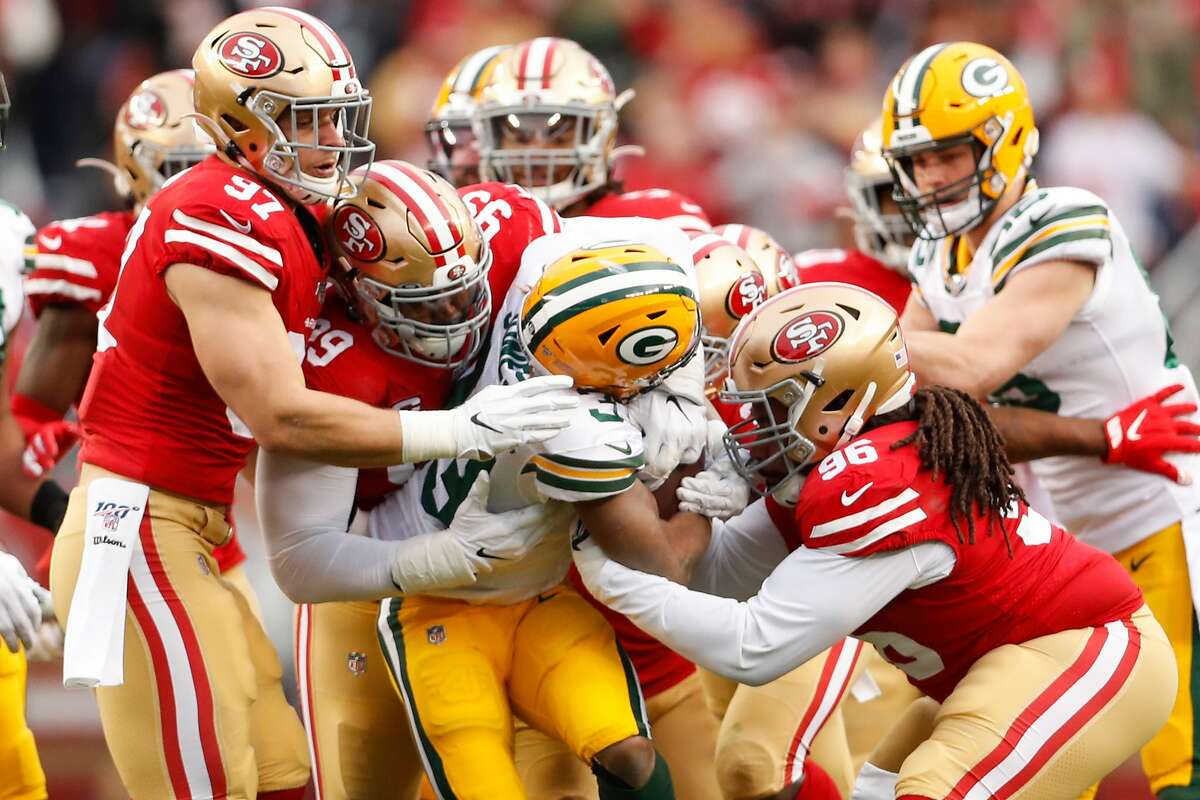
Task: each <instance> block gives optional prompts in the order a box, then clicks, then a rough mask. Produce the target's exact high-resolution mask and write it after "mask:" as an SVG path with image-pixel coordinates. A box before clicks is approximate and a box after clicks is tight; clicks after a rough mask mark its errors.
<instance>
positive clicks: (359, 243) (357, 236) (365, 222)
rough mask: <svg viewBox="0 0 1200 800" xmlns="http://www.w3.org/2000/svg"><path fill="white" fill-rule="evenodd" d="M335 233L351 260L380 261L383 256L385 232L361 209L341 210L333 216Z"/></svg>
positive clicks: (344, 208)
mask: <svg viewBox="0 0 1200 800" xmlns="http://www.w3.org/2000/svg"><path fill="white" fill-rule="evenodd" d="M333 231H334V235H335V236H336V237H337V240H338V244H340V245H341V246H342V250H343V251H344V252H345V253H346V255H348V256H349V257H350V258H353V259H354V260H356V261H378V260H379V259H380V258H381V257H382V256H383V231H381V230H379V226H378V225H377V224H375V220H373V219H371V215H370V214H368V213H367V212H365V211H363V210H362V209H361V208H357V207H355V206H352V205H344V206H342V207H341V208H339V209H338V210H337V213H336V214H334V215H333Z"/></svg>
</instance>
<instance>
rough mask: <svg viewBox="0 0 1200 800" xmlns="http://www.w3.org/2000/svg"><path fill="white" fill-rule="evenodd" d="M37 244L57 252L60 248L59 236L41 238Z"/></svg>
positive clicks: (60, 239)
mask: <svg viewBox="0 0 1200 800" xmlns="http://www.w3.org/2000/svg"><path fill="white" fill-rule="evenodd" d="M38 243H39V244H41V245H44V246H45V247H46V249H47V250H57V249H58V248H60V247H62V237H61V236H42V237H41V238H40V239H38Z"/></svg>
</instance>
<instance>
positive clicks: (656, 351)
mask: <svg viewBox="0 0 1200 800" xmlns="http://www.w3.org/2000/svg"><path fill="white" fill-rule="evenodd" d="M678 343H679V334H678V333H676V332H675V330H674V329H673V328H667V327H662V326H659V327H654V328H642V329H641V330H638V331H634V332H633V333H631V334H629V335H628V336H626V337H625V338H624V339H622V340H621V341H620V343H618V344H617V358H619V359H621V360H622V361H624V362H625V363H626V364H636V365H638V366H642V367H644V366H646V365H647V364H653V363H655V362H656V361H662V360H663V359H664V358H666V357H667V355H668V354H669V353H670V352H671V351H672V350H674V349H675V345H676V344H678Z"/></svg>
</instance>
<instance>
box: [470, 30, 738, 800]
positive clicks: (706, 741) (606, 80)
mask: <svg viewBox="0 0 1200 800" xmlns="http://www.w3.org/2000/svg"><path fill="white" fill-rule="evenodd" d="M632 97H633V92H632V90H626V91H625V92H622V93H620V94H618V93H617V92H616V89H615V86H614V85H613V82H612V78H611V77H610V76H609V73H608V70H607V69H606V68H605V67H604V65H603V64H602V63H601V62H600V61H599V60H597V59H596V58H595V56H593V55H592V54H591V53H589V52H587V51H586V50H585V49H583V48H582V47H580V46H579V45H578V44H577V43H576V42H573V41H570V40H567V39H560V38H553V37H540V38H537V39H532V40H529V41H526V42H522V43H520V44H516V45H513V46H512V47H511V48H510V49H509V50H508V51H507V52H505V53H503V54H501V56H500V57H499V58H498V60H497V62H496V63H495V65H494V66H493V67H492V68H491V72H490V75H489V76H488V80H487V82H486V83H485V84H484V85H483V86H482V87H481V88H480V90H479V92H478V97H477V111H476V114H475V134H476V137H477V142H478V146H479V151H480V159H481V160H480V171H481V173H482V176H483V177H484V179H486V180H499V181H505V182H511V183H516V184H519V185H521V186H524V187H525V188H526V189H528V190H529V191H530V192H532V193H533V194H534V195H536V196H537V197H539V198H541V199H542V200H545V201H546V202H547V203H549V204H550V205H551V206H553V207H554V208H555V209H557V210H558V211H559V212H560V213H561V214H562V215H563V216H564V217H567V218H570V217H576V216H582V215H586V216H594V217H646V218H649V219H659V220H664V221H667V222H670V223H672V224H674V225H676V226H677V227H679V228H681V229H683V230H685V231H689V232H691V231H705V230H708V229H709V228H710V224H709V221H708V218H707V216H705V214H704V210H703V209H702V208H701V207H700V206H699V205H697V204H696V203H695V202H693V201H692V200H691V199H689V198H687V197H685V196H684V195H682V194H680V193H678V192H675V191H672V190H669V189H662V188H654V189H644V190H639V191H633V192H626V191H624V190H623V188H622V187H621V185H620V183H619V182H617V181H615V180H614V179H613V174H612V172H613V165H614V163H615V161H616V160H617V159H619V158H620V157H621V156H622V155H624V154H628V153H629V152H630V150H631V149H630V148H621V147H618V146H617V144H616V140H617V133H618V128H619V120H618V113H619V111H620V109H621V107H622V106H623V105H624V104H625V103H627V102H628V101H629V100H630V99H631V98H632ZM569 224H570V222H569V220H568V225H569ZM700 368H701V365H700V363H699V362H697V363H696V364H695V365H692V366H689V369H691V370H693V372H694V376H695V379H696V387H695V391H694V392H689V393H687V395H686V396H684V397H680V396H678V395H677V396H676V399H675V401H674V402H672V403H671V404H669V405H668V404H667V403H665V402H664V398H665V395H663V394H662V393H657V392H651V393H648V394H646V395H643V396H642V397H639V398H636V399H635V400H634V401H633V403H632V404H631V405H630V408H631V410H632V412H633V414H634V416H635V417H636V418H637V420H638V422H639V424H640V425H641V426H642V428H643V430H644V431H645V432H646V440H645V452H646V461H647V465H646V467H645V469H644V471H643V474H644V475H649V476H653V477H654V478H655V479H656V480H657V481H662V480H665V479H666V478H667V476H668V475H669V474H670V473H671V472H672V471H673V470H674V469H675V467H676V466H677V465H678V464H680V463H690V462H693V461H696V460H697V459H698V458H699V456H700V453H701V451H702V449H703V447H704V443H705V438H706V435H705V431H706V422H705V413H704V411H705V407H704V405H703V386H702V382H701V378H700V375H699V372H700ZM681 412H682V413H681ZM585 595H586V593H585ZM597 605H598V604H597ZM609 618H610V620H615V615H609ZM615 624H616V625H617V634H618V639H619V641H620V642H621V644H622V646H623V647H624V648H626V650H627V652H628V653H629V656H630V658H631V660H632V661H633V663H634V665H635V667H636V669H637V674H638V679H639V681H640V682H641V686H642V692H643V694H644V695H645V697H646V701H647V708H648V710H649V713H650V718H651V721H652V723H653V724H654V728H655V731H656V733H655V742H656V743H657V745H658V746H659V748H660V752H662V753H663V754H664V757H665V758H666V759H667V761H668V762H669V763H671V764H672V765H673V770H672V771H673V774H674V776H675V781H676V784H677V787H678V789H679V792H680V794H681V795H682V796H686V797H689V798H696V800H707V798H716V797H717V793H716V786H715V781H714V776H713V773H712V757H711V756H712V744H713V742H714V741H715V736H716V731H715V729H714V728H713V727H712V726H711V724H710V722H709V720H707V719H706V718H705V710H704V701H703V695H702V691H701V687H700V685H699V678H698V676H697V674H696V670H695V667H694V666H693V665H692V664H690V663H689V662H687V661H686V660H685V659H682V658H680V657H679V656H677V655H675V654H673V653H671V652H670V651H669V650H667V649H666V648H664V647H663V646H662V645H660V644H658V643H657V642H655V641H654V640H653V639H652V638H650V637H648V636H646V635H645V634H644V633H642V632H641V631H639V630H637V629H636V628H635V627H634V626H632V625H629V624H628V623H620V622H615ZM668 715H670V716H671V719H669V720H668V719H667V716H668ZM675 731H678V733H675ZM517 750H518V763H519V764H520V765H521V768H522V774H523V777H524V778H525V782H526V785H527V786H528V787H529V791H530V794H531V796H532V797H533V798H534V800H543V798H545V799H546V800H551V799H554V800H556V799H557V798H558V797H561V796H572V795H577V794H583V795H584V796H586V795H587V793H588V791H589V784H590V783H591V780H590V776H588V775H587V774H586V772H585V771H583V770H581V769H579V767H578V762H577V760H576V759H575V758H574V757H573V755H572V754H570V753H567V752H565V751H563V750H562V748H561V745H559V744H558V743H556V742H553V741H551V740H549V739H545V738H542V737H538V736H537V735H536V733H531V732H529V731H526V730H523V729H522V730H519V731H518V736H517Z"/></svg>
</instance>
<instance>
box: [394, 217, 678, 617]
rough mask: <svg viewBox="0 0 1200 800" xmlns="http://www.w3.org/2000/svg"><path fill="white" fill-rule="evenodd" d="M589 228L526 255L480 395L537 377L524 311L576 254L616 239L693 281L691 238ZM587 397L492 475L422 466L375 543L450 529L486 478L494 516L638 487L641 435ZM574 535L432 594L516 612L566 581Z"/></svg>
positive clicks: (607, 223) (478, 467)
mask: <svg viewBox="0 0 1200 800" xmlns="http://www.w3.org/2000/svg"><path fill="white" fill-rule="evenodd" d="M580 222H581V221H580V220H578V219H576V220H572V221H571V225H569V226H568V229H567V231H565V232H563V233H556V234H549V235H546V236H543V237H541V238H539V239H537V240H536V241H535V242H533V243H532V244H531V245H530V246H529V247H528V248H527V249H526V250H525V253H524V255H523V257H522V259H521V269H520V271H519V272H518V273H517V277H516V279H515V280H514V281H513V284H512V286H511V287H510V288H509V290H508V294H507V295H506V296H505V298H504V304H503V306H502V307H501V309H500V313H499V315H498V316H497V318H496V323H495V326H494V328H493V330H492V334H491V339H490V341H489V344H488V350H487V356H486V358H485V360H484V362H483V367H482V370H481V372H480V374H479V378H478V383H477V384H476V387H475V391H476V392H478V391H479V390H480V389H482V388H484V387H486V386H491V385H494V384H505V385H507V384H512V383H516V382H518V381H521V380H524V379H525V378H528V377H530V375H531V374H532V365H531V363H530V360H529V355H528V353H527V352H526V350H525V348H524V347H523V345H522V344H521V341H520V338H519V335H518V325H519V324H520V319H521V307H522V305H523V304H524V302H525V297H526V296H527V295H528V293H529V290H530V289H531V288H532V287H533V285H534V284H535V283H536V282H537V280H538V278H539V277H541V275H542V272H543V271H544V270H545V268H546V267H547V266H548V265H550V264H552V263H553V262H554V261H555V260H557V259H558V258H559V257H560V256H562V255H564V254H566V253H568V252H570V251H571V250H574V249H577V248H579V247H586V246H591V245H594V244H597V243H600V242H605V241H614V240H621V241H638V242H645V243H647V244H652V245H654V246H656V247H658V248H659V249H660V250H662V251H663V252H664V253H666V254H667V255H668V257H669V258H671V260H672V261H673V262H675V263H676V264H679V265H681V266H683V267H684V269H685V270H686V271H687V273H688V275H689V277H691V276H692V270H691V263H692V262H691V255H690V250H689V249H688V248H689V245H688V240H687V237H686V236H685V235H684V234H682V233H680V232H679V231H678V230H677V229H675V228H673V227H671V226H670V225H668V224H666V223H663V222H659V221H657V220H644V219H635V218H626V219H603V220H601V219H595V220H588V221H587V222H586V223H584V224H582V225H580V224H579V223H580ZM692 280H693V282H694V277H693V278H692ZM694 288H695V287H693V289H694ZM581 394H582V403H581V405H580V407H579V408H578V409H577V410H576V411H575V412H574V416H573V418H572V420H571V422H570V424H569V425H568V427H567V428H566V429H565V430H564V431H563V432H562V433H560V434H558V435H557V436H555V437H554V438H552V439H549V440H547V441H545V442H542V443H540V444H536V445H529V446H525V447H518V448H516V449H514V450H510V451H508V452H506V453H501V454H500V455H499V456H497V458H496V460H495V462H494V463H493V464H492V465H491V466H490V467H488V466H486V465H485V464H483V463H482V462H479V461H470V460H466V459H460V460H453V459H442V460H440V461H435V462H430V463H427V464H424V465H422V467H421V468H420V469H418V470H417V473H416V475H414V476H413V478H412V479H411V480H409V481H408V483H407V484H405V486H404V487H403V488H402V489H400V490H399V491H397V492H395V493H393V494H392V495H391V496H389V497H388V498H387V500H385V501H384V502H383V503H382V504H381V505H379V506H377V507H376V508H375V509H373V510H372V511H371V515H370V532H371V535H372V536H373V537H375V538H379V539H396V538H401V537H402V536H408V535H413V534H416V533H424V532H427V531H432V530H442V529H445V528H446V527H448V526H449V524H450V521H451V520H452V519H453V518H454V513H455V511H457V510H458V507H459V505H460V504H461V503H462V501H463V500H464V499H465V498H466V496H467V494H468V492H469V491H470V489H471V486H472V485H473V484H474V482H475V479H476V478H477V477H478V476H479V474H480V472H482V471H483V470H484V469H489V471H490V475H491V487H490V489H489V493H488V508H489V510H491V511H497V512H500V511H508V510H512V509H515V508H524V507H527V506H530V505H533V504H534V503H549V502H567V503H574V502H581V501H585V500H599V499H602V498H605V497H610V496H612V495H616V494H620V493H621V492H624V491H625V490H626V489H628V488H630V487H631V486H632V485H633V483H634V481H636V480H637V479H638V474H639V471H640V470H641V468H642V466H643V465H644V463H645V462H644V452H643V446H642V430H641V428H640V427H638V425H637V423H636V422H635V421H634V420H633V419H632V418H631V416H630V414H629V411H628V409H627V408H626V407H625V406H624V405H623V404H621V403H618V402H615V401H613V400H610V399H608V398H607V397H606V396H604V395H602V394H599V393H596V392H582V393H581ZM574 527H575V522H574V520H571V521H570V522H569V523H568V524H566V525H564V527H563V529H562V530H561V531H558V532H556V533H554V534H552V535H550V536H547V537H546V538H545V539H543V540H542V541H541V542H540V543H539V544H538V545H537V546H536V547H535V548H534V549H533V550H532V551H531V552H530V553H529V554H528V555H526V556H525V558H523V559H521V560H520V561H513V562H503V563H500V562H498V563H497V565H496V567H495V569H493V571H492V572H491V573H489V574H487V575H483V576H481V577H480V579H479V581H478V582H476V583H475V584H474V585H472V586H469V587H465V588H461V589H452V590H445V591H440V592H433V593H432V594H436V595H438V596H442V597H453V598H458V599H460V600H466V601H469V602H474V603H517V602H520V601H522V600H526V599H528V598H530V597H534V596H536V595H538V594H540V593H541V592H544V591H546V590H547V589H550V588H551V587H553V586H557V585H558V584H559V583H561V582H562V580H563V578H565V577H566V574H567V568H568V567H569V566H570V563H571V544H570V537H571V533H572V531H573V529H574ZM398 534H399V535H398Z"/></svg>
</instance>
